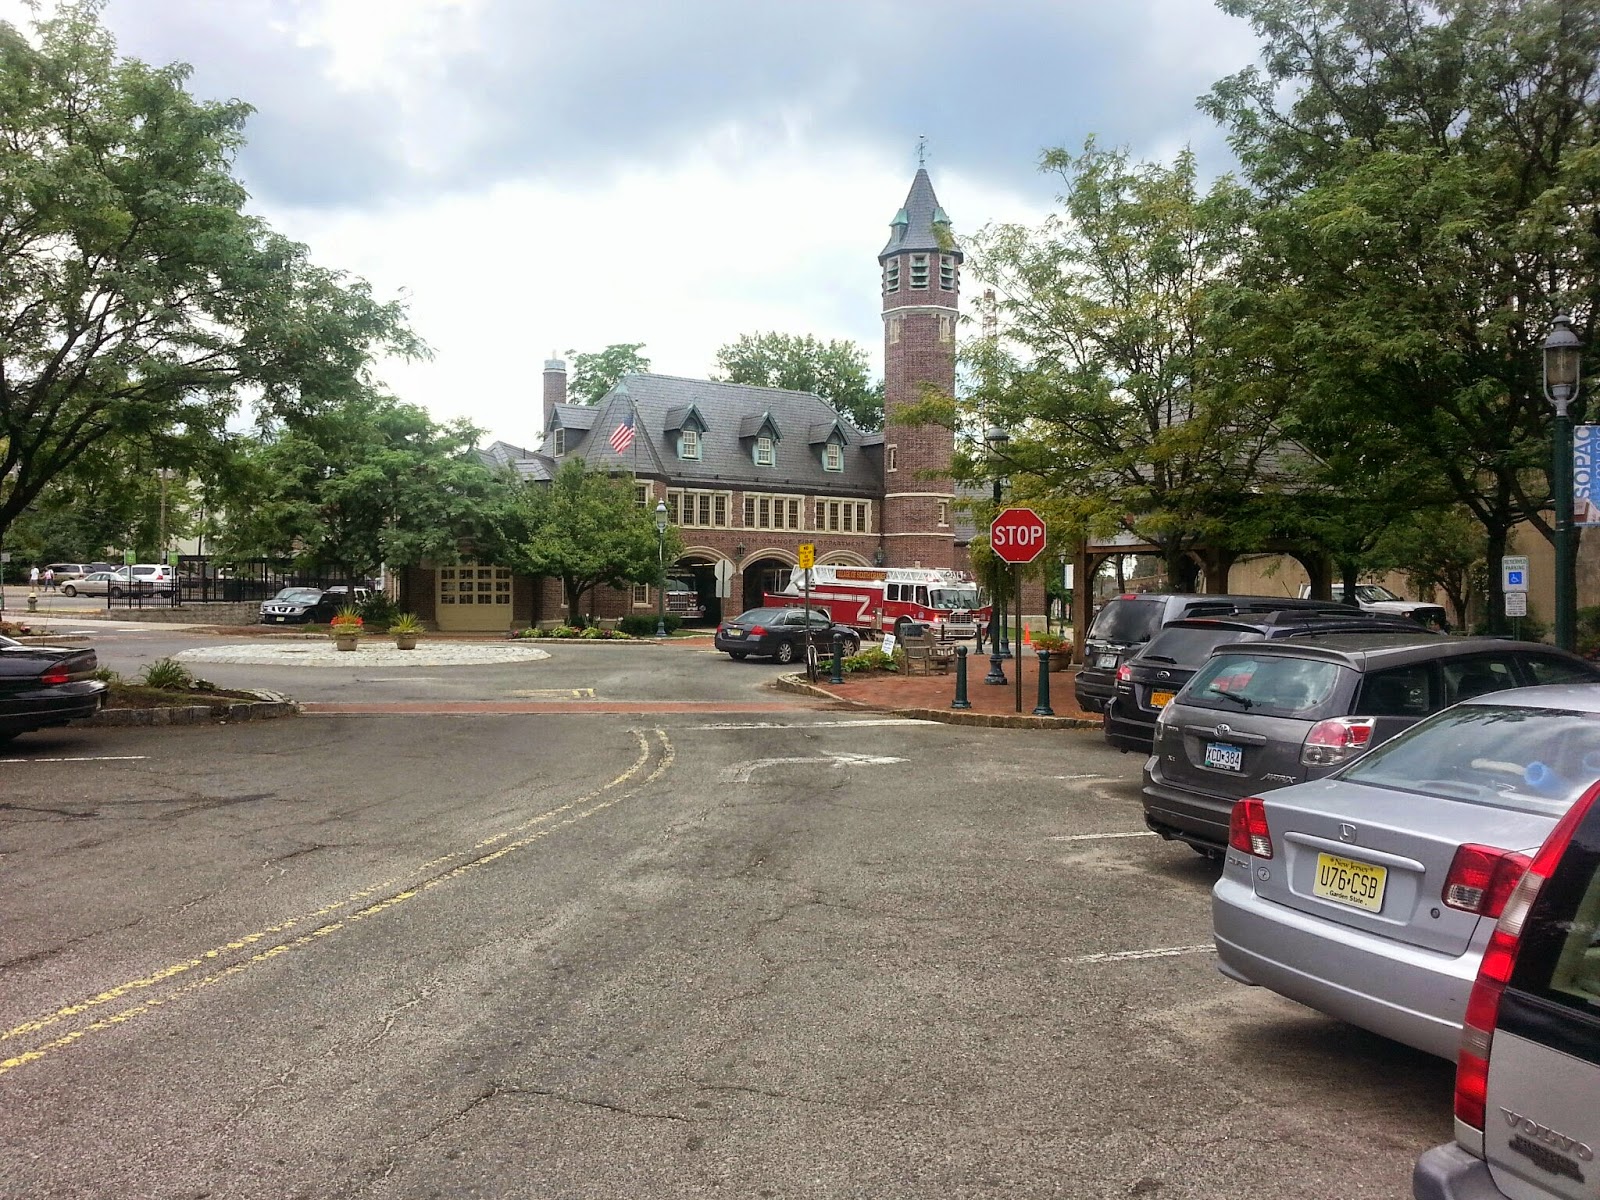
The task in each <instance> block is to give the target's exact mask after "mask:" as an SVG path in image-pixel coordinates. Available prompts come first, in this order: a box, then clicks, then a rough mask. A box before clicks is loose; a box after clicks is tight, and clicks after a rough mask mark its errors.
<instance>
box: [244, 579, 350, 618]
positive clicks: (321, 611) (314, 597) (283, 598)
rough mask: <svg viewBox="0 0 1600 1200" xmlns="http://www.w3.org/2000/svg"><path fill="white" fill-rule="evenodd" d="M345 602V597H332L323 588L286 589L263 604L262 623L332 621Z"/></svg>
mask: <svg viewBox="0 0 1600 1200" xmlns="http://www.w3.org/2000/svg"><path fill="white" fill-rule="evenodd" d="M343 600H344V597H343V596H330V595H329V594H328V593H327V592H324V591H323V590H322V589H321V588H314V587H288V588H284V589H283V590H282V591H281V592H279V593H278V594H277V595H276V596H274V597H273V598H272V599H271V600H263V601H262V602H261V623H262V624H263V625H304V624H306V623H308V622H311V621H318V622H327V621H331V620H332V619H333V618H334V616H336V615H337V614H338V612H339V605H340V603H342V602H343Z"/></svg>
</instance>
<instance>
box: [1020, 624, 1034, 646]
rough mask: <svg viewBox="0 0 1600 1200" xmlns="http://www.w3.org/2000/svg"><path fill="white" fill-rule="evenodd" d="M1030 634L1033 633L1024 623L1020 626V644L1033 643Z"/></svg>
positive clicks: (1028, 644) (1027, 644) (1029, 644)
mask: <svg viewBox="0 0 1600 1200" xmlns="http://www.w3.org/2000/svg"><path fill="white" fill-rule="evenodd" d="M1032 634H1033V631H1032V630H1031V629H1029V628H1028V627H1027V626H1026V625H1024V626H1023V627H1022V644H1023V645H1024V646H1031V645H1033V636H1032Z"/></svg>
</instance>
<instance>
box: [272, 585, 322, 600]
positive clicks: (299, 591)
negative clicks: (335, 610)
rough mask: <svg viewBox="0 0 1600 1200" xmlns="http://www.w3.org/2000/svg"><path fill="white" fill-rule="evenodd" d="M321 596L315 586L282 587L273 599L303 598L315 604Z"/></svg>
mask: <svg viewBox="0 0 1600 1200" xmlns="http://www.w3.org/2000/svg"><path fill="white" fill-rule="evenodd" d="M321 598H322V593H321V592H320V591H318V590H317V589H316V588H284V589H283V591H281V592H279V593H278V594H277V595H276V596H274V597H273V599H274V600H304V601H305V602H306V603H307V604H315V603H316V602H317V601H318V600H320V599H321Z"/></svg>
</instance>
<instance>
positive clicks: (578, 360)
mask: <svg viewBox="0 0 1600 1200" xmlns="http://www.w3.org/2000/svg"><path fill="white" fill-rule="evenodd" d="M643 349H644V343H643V342H618V343H616V344H614V345H610V346H607V347H606V348H605V349H604V350H602V351H600V352H599V353H598V354H577V353H574V352H573V351H571V350H568V351H567V355H568V357H570V358H571V359H572V384H571V388H570V391H571V394H572V396H573V398H574V399H575V400H577V401H579V402H580V403H583V404H598V403H599V402H600V400H601V399H602V398H603V397H604V396H605V394H606V393H607V392H609V391H610V390H611V389H612V388H614V387H615V386H616V385H617V381H618V380H619V379H621V378H622V377H623V376H624V375H643V374H644V373H645V372H646V371H648V370H649V369H650V360H649V359H648V358H646V357H645V356H644V355H642V354H640V353H639V351H641V350H643Z"/></svg>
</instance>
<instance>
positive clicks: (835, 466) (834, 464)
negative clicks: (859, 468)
mask: <svg viewBox="0 0 1600 1200" xmlns="http://www.w3.org/2000/svg"><path fill="white" fill-rule="evenodd" d="M822 469H823V470H824V471H842V470H844V447H843V446H841V445H839V443H838V442H829V443H828V444H827V445H825V446H824V447H823V448H822Z"/></svg>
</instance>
